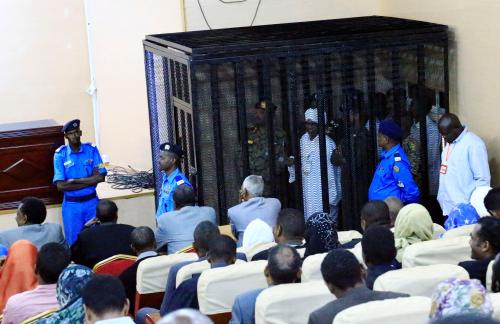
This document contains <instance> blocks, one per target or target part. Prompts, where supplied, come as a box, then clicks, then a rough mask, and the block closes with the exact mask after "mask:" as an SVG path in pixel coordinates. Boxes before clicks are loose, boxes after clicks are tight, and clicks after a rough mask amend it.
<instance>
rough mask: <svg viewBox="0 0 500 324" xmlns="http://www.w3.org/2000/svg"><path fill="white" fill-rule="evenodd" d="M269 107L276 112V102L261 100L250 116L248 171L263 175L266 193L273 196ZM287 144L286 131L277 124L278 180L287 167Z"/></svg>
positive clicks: (276, 160)
mask: <svg viewBox="0 0 500 324" xmlns="http://www.w3.org/2000/svg"><path fill="white" fill-rule="evenodd" d="M268 109H272V112H273V114H274V112H275V111H276V106H274V104H273V103H272V102H270V101H267V100H260V101H259V102H257V103H256V104H255V107H254V111H253V113H252V115H250V116H249V118H248V122H247V138H248V167H249V170H248V171H249V174H255V175H260V176H262V177H263V178H264V184H265V185H264V195H265V196H273V195H274V193H273V185H272V184H271V173H270V168H269V159H270V152H269V146H268V135H267V122H268V119H267V116H268ZM285 144H286V134H285V132H284V131H283V130H282V129H281V128H278V127H276V126H275V127H274V156H275V170H276V181H278V178H279V177H281V175H282V174H284V171H285V169H286V161H287V157H286V154H285ZM240 161H241V159H240ZM240 169H241V166H240ZM242 173H243V172H242ZM278 187H279V186H278ZM278 189H279V188H278Z"/></svg>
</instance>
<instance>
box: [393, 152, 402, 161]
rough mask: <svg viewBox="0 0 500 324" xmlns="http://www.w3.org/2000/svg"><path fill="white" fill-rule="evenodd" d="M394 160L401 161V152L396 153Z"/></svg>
mask: <svg viewBox="0 0 500 324" xmlns="http://www.w3.org/2000/svg"><path fill="white" fill-rule="evenodd" d="M394 161H396V162H399V161H401V154H399V153H394Z"/></svg>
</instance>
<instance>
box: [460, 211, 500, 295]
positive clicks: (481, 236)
mask: <svg viewBox="0 0 500 324" xmlns="http://www.w3.org/2000/svg"><path fill="white" fill-rule="evenodd" d="M469 244H470V247H471V258H472V259H474V260H473V261H463V262H460V263H459V264H458V265H459V266H461V267H462V268H464V269H465V270H467V272H468V273H469V277H470V278H471V279H478V280H480V281H481V283H482V284H483V286H484V285H486V283H485V282H486V270H487V269H488V265H489V263H490V261H491V260H493V259H494V258H495V256H496V255H497V253H499V252H500V219H498V218H496V217H483V218H481V219H479V221H478V222H477V224H476V225H475V226H474V228H473V229H472V233H471V235H470V243H469Z"/></svg>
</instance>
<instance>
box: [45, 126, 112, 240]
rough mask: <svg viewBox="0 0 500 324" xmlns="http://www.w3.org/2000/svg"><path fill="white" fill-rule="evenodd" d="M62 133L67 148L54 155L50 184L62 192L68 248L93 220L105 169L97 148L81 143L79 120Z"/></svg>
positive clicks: (65, 128) (65, 127) (62, 148)
mask: <svg viewBox="0 0 500 324" xmlns="http://www.w3.org/2000/svg"><path fill="white" fill-rule="evenodd" d="M62 131H63V133H64V137H65V138H66V139H67V140H68V145H63V146H61V147H59V148H58V149H57V150H56V152H55V154H54V179H53V182H54V184H55V185H56V186H57V189H58V190H60V191H63V192H64V200H63V204H62V219H63V224H64V234H65V236H66V241H67V242H68V244H69V245H71V244H73V242H75V241H76V238H77V237H78V233H80V231H81V230H82V229H83V227H84V225H85V223H86V222H88V221H89V220H91V219H92V218H94V217H95V212H96V206H97V203H98V201H99V199H98V198H97V194H96V186H97V184H98V183H99V182H103V181H104V178H105V176H106V168H105V167H104V164H103V163H102V159H101V155H100V154H99V150H98V149H97V147H96V146H95V145H94V144H91V143H82V142H81V141H80V138H81V136H82V131H81V130H80V120H78V119H74V120H71V121H69V122H68V123H66V124H65V125H64V127H63V129H62Z"/></svg>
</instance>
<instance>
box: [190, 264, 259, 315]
mask: <svg viewBox="0 0 500 324" xmlns="http://www.w3.org/2000/svg"><path fill="white" fill-rule="evenodd" d="M266 265H267V261H263V260H260V261H252V262H243V263H240V264H233V265H230V266H227V267H222V268H214V269H208V270H205V271H203V272H202V273H201V276H200V279H199V280H198V304H199V306H200V312H202V313H203V314H206V315H214V314H219V313H227V312H229V313H230V312H231V308H232V306H233V303H234V300H235V298H236V296H238V295H239V294H241V293H244V292H246V291H249V290H253V289H257V288H266V287H267V281H266V278H265V276H264V268H265V267H266Z"/></svg>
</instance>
